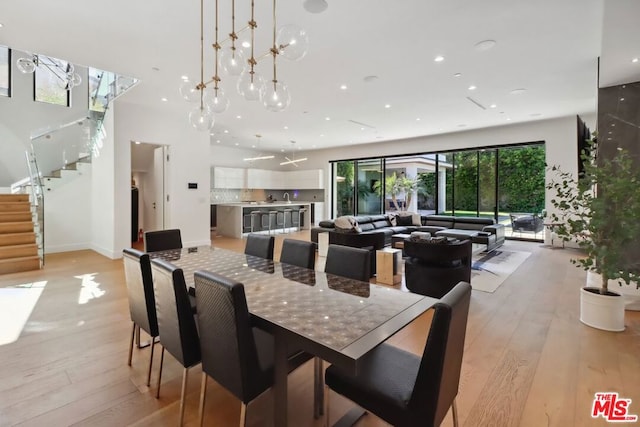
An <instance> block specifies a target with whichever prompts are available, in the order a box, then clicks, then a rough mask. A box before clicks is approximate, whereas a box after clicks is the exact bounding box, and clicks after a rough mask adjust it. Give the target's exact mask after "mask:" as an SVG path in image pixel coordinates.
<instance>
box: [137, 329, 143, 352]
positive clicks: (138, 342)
mask: <svg viewBox="0 0 640 427" xmlns="http://www.w3.org/2000/svg"><path fill="white" fill-rule="evenodd" d="M136 347H138V348H142V346H141V345H140V326H138V325H136Z"/></svg>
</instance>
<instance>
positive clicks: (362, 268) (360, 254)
mask: <svg viewBox="0 0 640 427" xmlns="http://www.w3.org/2000/svg"><path fill="white" fill-rule="evenodd" d="M370 262H371V252H370V251H369V250H367V249H361V248H352V247H350V246H343V245H329V249H328V251H327V261H326V263H325V266H324V272H325V273H330V274H335V275H336V276H342V277H348V278H350V279H355V280H360V281H361V282H368V281H369V278H370V277H371V268H370Z"/></svg>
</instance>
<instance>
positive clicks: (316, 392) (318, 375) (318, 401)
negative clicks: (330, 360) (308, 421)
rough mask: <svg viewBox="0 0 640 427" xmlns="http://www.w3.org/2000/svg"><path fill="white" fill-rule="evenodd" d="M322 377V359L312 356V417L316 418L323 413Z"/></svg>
mask: <svg viewBox="0 0 640 427" xmlns="http://www.w3.org/2000/svg"><path fill="white" fill-rule="evenodd" d="M323 388H324V378H323V375H322V359H320V358H319V357H314V358H313V418H314V419H316V420H317V419H318V418H320V416H321V415H322V414H323V413H324V402H323V400H324V395H323V393H324V391H323Z"/></svg>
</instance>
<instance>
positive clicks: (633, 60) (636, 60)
mask: <svg viewBox="0 0 640 427" xmlns="http://www.w3.org/2000/svg"><path fill="white" fill-rule="evenodd" d="M0 27H2V25H0ZM631 62H633V63H634V64H635V63H636V62H638V58H633V59H632V60H631Z"/></svg>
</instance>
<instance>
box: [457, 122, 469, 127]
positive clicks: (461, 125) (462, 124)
mask: <svg viewBox="0 0 640 427" xmlns="http://www.w3.org/2000/svg"><path fill="white" fill-rule="evenodd" d="M458 127H459V128H464V127H467V125H465V124H464V123H461V124H459V125H458Z"/></svg>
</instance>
